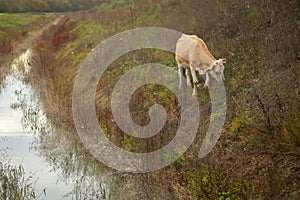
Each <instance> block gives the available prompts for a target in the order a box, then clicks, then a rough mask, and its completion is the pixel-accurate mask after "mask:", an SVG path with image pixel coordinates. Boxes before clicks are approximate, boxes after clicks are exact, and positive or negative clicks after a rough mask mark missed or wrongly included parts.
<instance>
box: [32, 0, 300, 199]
mask: <svg viewBox="0 0 300 200" xmlns="http://www.w3.org/2000/svg"><path fill="white" fill-rule="evenodd" d="M145 2H147V3H145ZM299 17H300V16H299V8H298V6H297V1H289V2H276V3H275V2H273V1H271V0H267V1H258V0H252V1H250V2H241V1H237V0H234V1H222V2H219V1H197V2H195V1H189V0H188V1H180V0H178V1H175V0H164V1H156V0H152V1H140V2H138V3H136V4H135V5H133V4H132V5H128V6H124V7H121V8H116V9H99V10H93V11H84V12H76V13H70V14H69V15H68V16H67V17H65V18H64V19H62V20H61V21H60V23H58V24H57V25H56V26H53V27H52V28H51V29H49V30H47V31H46V32H45V33H44V34H43V37H42V38H41V40H40V41H39V42H38V44H36V47H35V52H36V53H35V58H34V60H33V67H32V74H31V78H32V80H33V83H34V84H35V85H36V87H37V88H39V89H38V90H39V91H40V95H41V97H42V99H43V102H44V105H45V108H46V113H47V115H48V117H49V118H51V119H52V120H54V121H57V123H61V122H62V121H63V122H64V123H63V125H64V126H65V127H67V128H69V129H74V124H73V120H72V110H71V109H72V106H71V104H72V101H71V96H72V87H73V82H74V78H75V76H76V74H77V70H78V68H79V65H80V63H81V62H82V60H83V59H84V58H85V57H86V56H87V54H88V53H89V52H90V51H91V50H92V49H93V48H95V47H96V46H97V45H98V44H99V43H100V42H101V41H103V40H104V39H106V38H108V37H110V36H112V35H114V34H116V33H119V32H121V31H124V30H128V29H131V28H134V27H144V26H160V27H167V28H171V29H175V30H178V31H182V32H185V33H190V34H196V35H199V36H200V37H201V38H203V39H204V41H205V42H206V44H207V46H208V48H209V49H210V50H211V52H212V53H213V54H214V55H215V56H216V57H217V58H219V57H225V58H227V60H228V63H227V64H226V69H225V76H226V78H227V80H226V82H225V84H226V91H227V104H228V112H227V118H226V125H225V127H224V131H223V133H222V136H221V138H220V141H219V142H218V143H217V146H216V147H215V148H214V150H213V152H212V153H211V154H210V155H209V156H208V157H207V158H205V159H203V160H200V161H197V160H195V159H194V158H195V157H196V156H197V153H198V152H197V151H198V150H199V149H198V148H197V146H199V145H200V144H201V141H202V139H201V138H202V137H201V136H203V135H204V134H205V131H206V129H207V124H208V122H209V114H210V103H209V95H208V91H207V90H205V89H204V88H202V87H201V88H200V94H201V95H200V96H199V98H198V100H199V102H200V105H201V108H202V113H201V116H203V117H202V118H201V124H202V125H204V126H201V127H200V128H199V131H198V137H197V139H196V144H195V147H194V148H191V149H190V150H189V152H187V153H186V154H185V155H184V156H183V157H182V158H181V159H179V160H178V161H177V162H176V163H175V164H174V165H172V166H170V167H168V168H166V169H163V170H160V171H158V172H155V173H152V174H148V175H146V176H147V177H148V178H149V180H151V181H154V182H153V184H154V183H160V184H161V187H162V188H167V189H168V190H170V191H172V192H173V193H174V197H176V198H181V199H188V198H190V199H248V198H249V199H297V197H299V190H300V188H299V184H298V182H299V179H300V175H299V168H300V166H299V163H300V162H299V157H300V127H299V119H300V107H299V100H300V92H299V88H300V82H299V78H298V77H299V75H300V74H299V67H300V66H299V63H300V62H299V52H300V49H299V46H300V45H299V38H298V35H299ZM149 61H151V62H160V63H163V64H168V65H169V66H171V67H174V68H175V67H176V64H175V61H174V55H172V54H170V53H167V52H161V51H157V50H142V51H137V52H133V53H130V54H128V55H125V56H123V57H121V58H119V59H118V60H117V61H115V62H114V63H113V64H112V66H110V68H109V69H108V70H107V71H106V72H105V74H104V76H103V77H102V79H101V80H100V82H99V88H98V92H97V98H96V106H97V116H98V118H99V122H100V124H101V126H102V128H103V129H105V130H107V131H106V134H107V135H108V137H109V138H110V139H111V140H112V141H114V142H115V143H116V144H117V145H119V146H121V147H124V148H125V149H127V150H132V151H140V152H147V151H153V150H155V149H158V148H160V147H161V146H164V145H165V144H167V143H168V142H169V141H170V140H171V139H172V137H173V136H174V134H175V131H176V129H174V127H177V126H178V124H177V123H178V118H179V116H180V113H179V109H178V105H177V101H176V97H175V96H174V95H173V94H172V93H171V92H170V91H168V90H166V89H165V88H159V87H158V86H153V85H149V86H147V87H145V88H142V89H139V90H138V91H136V93H135V95H133V97H132V100H131V105H130V106H131V111H132V116H133V120H134V121H135V122H137V123H138V124H141V125H145V124H147V123H148V122H149V117H148V115H147V111H148V108H149V107H150V106H151V105H153V103H154V102H157V103H161V104H162V105H164V106H165V107H166V109H167V110H168V114H169V118H168V121H169V123H168V124H167V125H166V126H165V128H164V129H163V130H162V131H161V133H160V134H159V135H158V136H157V137H154V138H152V139H150V140H147V141H146V142H142V141H140V140H138V139H137V138H134V137H129V136H126V135H125V134H124V133H122V131H120V130H119V129H118V127H117V125H116V124H115V123H114V122H113V120H112V119H113V117H112V114H111V109H110V103H109V102H110V98H111V92H112V89H113V87H114V85H115V83H116V82H117V81H118V80H119V78H120V77H121V76H122V75H123V74H125V73H126V72H127V71H128V70H130V69H132V68H133V67H134V66H137V65H140V64H143V63H147V62H149ZM119 66H122V67H119ZM153 91H159V92H157V94H154V92H153ZM144 105H146V106H144ZM70 138H71V137H70ZM72 138H73V137H72ZM155 181H156V182H155Z"/></svg>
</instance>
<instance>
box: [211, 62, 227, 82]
mask: <svg viewBox="0 0 300 200" xmlns="http://www.w3.org/2000/svg"><path fill="white" fill-rule="evenodd" d="M225 63H226V59H219V60H217V61H216V62H215V63H214V64H213V65H212V68H211V71H210V75H212V77H213V78H214V79H216V80H217V81H218V83H219V82H221V81H225V76H224V69H225V67H224V64H225Z"/></svg>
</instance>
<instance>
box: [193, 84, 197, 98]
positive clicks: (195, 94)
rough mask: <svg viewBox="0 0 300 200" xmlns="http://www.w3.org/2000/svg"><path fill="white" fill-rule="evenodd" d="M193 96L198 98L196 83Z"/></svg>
mask: <svg viewBox="0 0 300 200" xmlns="http://www.w3.org/2000/svg"><path fill="white" fill-rule="evenodd" d="M193 96H194V97H196V96H198V90H197V84H196V83H194V89H193Z"/></svg>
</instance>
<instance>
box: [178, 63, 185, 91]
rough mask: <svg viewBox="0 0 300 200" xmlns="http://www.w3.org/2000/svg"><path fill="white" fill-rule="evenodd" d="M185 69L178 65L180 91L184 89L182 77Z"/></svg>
mask: <svg viewBox="0 0 300 200" xmlns="http://www.w3.org/2000/svg"><path fill="white" fill-rule="evenodd" d="M183 70H184V69H183V67H182V65H181V64H179V63H178V76H179V89H181V88H182V76H183Z"/></svg>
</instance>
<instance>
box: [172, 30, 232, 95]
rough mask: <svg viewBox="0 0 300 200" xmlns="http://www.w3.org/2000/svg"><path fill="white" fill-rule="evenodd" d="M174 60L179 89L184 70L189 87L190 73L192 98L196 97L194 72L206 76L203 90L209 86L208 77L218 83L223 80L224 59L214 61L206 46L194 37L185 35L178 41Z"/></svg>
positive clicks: (196, 82) (196, 81)
mask: <svg viewBox="0 0 300 200" xmlns="http://www.w3.org/2000/svg"><path fill="white" fill-rule="evenodd" d="M175 59H176V62H177V64H178V74H179V87H180V88H181V86H182V76H183V72H184V70H185V75H186V79H187V84H188V85H191V80H190V73H191V74H192V79H193V86H194V90H193V96H197V89H196V86H197V84H198V78H197V75H196V71H198V72H199V74H200V75H204V74H205V75H206V80H205V85H204V87H205V88H208V86H209V75H211V76H212V77H213V78H214V79H215V80H216V81H217V82H218V83H219V82H221V81H224V80H225V76H224V64H225V63H226V59H218V60H217V59H215V57H214V56H213V55H212V54H211V53H210V52H209V50H208V48H207V46H206V44H205V43H204V41H203V40H202V39H200V38H199V37H198V36H196V35H186V34H182V36H181V37H180V38H179V39H178V41H177V44H176V51H175Z"/></svg>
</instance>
